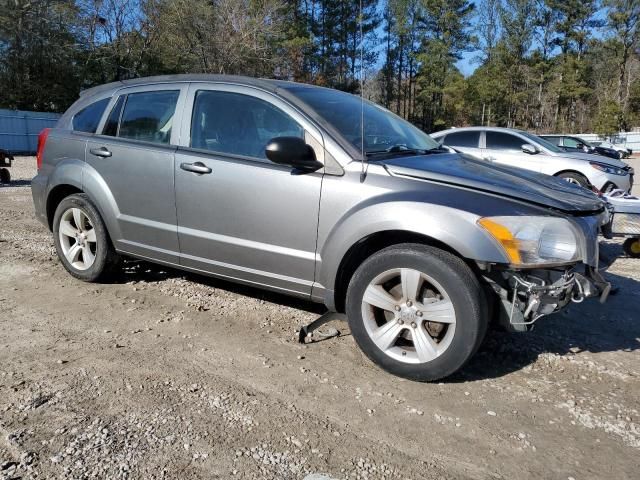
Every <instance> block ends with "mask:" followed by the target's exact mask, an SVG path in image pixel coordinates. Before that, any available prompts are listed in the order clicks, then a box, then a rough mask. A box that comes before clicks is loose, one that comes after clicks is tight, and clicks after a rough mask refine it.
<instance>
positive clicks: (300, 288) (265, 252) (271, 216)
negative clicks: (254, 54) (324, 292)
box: [175, 82, 324, 298]
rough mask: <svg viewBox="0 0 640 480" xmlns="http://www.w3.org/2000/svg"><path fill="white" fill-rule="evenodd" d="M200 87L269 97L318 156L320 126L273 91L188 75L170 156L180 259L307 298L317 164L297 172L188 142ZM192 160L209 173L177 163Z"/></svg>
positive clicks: (314, 231)
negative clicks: (214, 82) (173, 151)
mask: <svg viewBox="0 0 640 480" xmlns="http://www.w3.org/2000/svg"><path fill="white" fill-rule="evenodd" d="M200 90H210V91H216V92H226V93H233V94H240V95H245V96H247V97H251V98H257V99H260V100H263V101H265V102H267V103H269V104H271V105H272V106H274V107H275V108H278V109H279V110H280V111H282V112H284V113H285V114H287V115H288V116H289V117H290V118H291V119H292V120H294V121H295V122H296V123H297V124H298V125H300V126H301V127H302V128H303V129H304V131H305V133H306V139H307V143H309V144H311V145H312V146H313V147H314V151H315V152H316V158H317V159H318V160H319V161H321V162H322V161H323V160H324V148H323V138H322V135H321V133H320V131H319V130H317V129H316V128H315V127H314V126H313V125H312V124H311V123H309V122H308V121H307V120H306V119H305V118H304V117H303V116H301V115H300V113H299V112H297V111H296V110H294V109H292V108H291V107H290V106H288V105H287V104H286V103H284V102H282V100H279V99H278V98H277V97H275V96H274V95H272V94H269V93H266V92H262V91H260V90H257V89H255V88H246V87H238V86H224V85H215V86H212V85H207V84H202V83H198V82H194V83H193V84H192V85H191V86H190V88H189V96H188V101H187V105H186V110H185V113H184V118H186V119H187V120H186V121H185V122H184V123H183V125H182V128H181V140H180V143H181V147H180V148H179V149H178V151H177V152H176V163H175V190H176V209H177V220H178V235H179V241H180V250H181V255H180V263H181V265H184V266H186V267H189V268H192V269H197V270H199V271H202V272H207V273H211V274H214V275H217V276H222V277H226V278H232V279H234V280H239V281H243V282H246V283H250V284H257V285H261V286H266V287H269V288H273V289H277V290H281V291H286V292H289V293H293V294H296V295H305V296H307V298H308V296H309V295H310V294H311V289H312V284H313V281H314V274H315V267H316V240H317V227H318V209H319V205H320V191H321V184H322V178H323V169H320V170H318V171H315V172H311V173H302V172H298V171H295V170H294V169H292V168H291V167H288V166H285V165H277V164H275V163H272V162H270V161H269V160H266V159H262V158H251V157H242V156H239V155H230V154H224V153H217V152H213V151H206V150H201V149H193V148H191V147H190V140H189V139H190V137H191V132H190V127H191V122H190V121H189V120H188V119H191V116H192V113H191V112H192V105H193V101H194V98H195V95H196V93H197V92H198V91H200ZM195 162H200V163H202V164H204V165H205V166H207V167H209V168H210V169H211V172H210V173H208V174H204V175H202V174H197V173H193V172H189V171H185V170H183V169H182V168H181V165H182V163H195Z"/></svg>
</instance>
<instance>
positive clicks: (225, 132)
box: [191, 90, 304, 159]
mask: <svg viewBox="0 0 640 480" xmlns="http://www.w3.org/2000/svg"><path fill="white" fill-rule="evenodd" d="M275 137H300V138H304V130H303V129H302V127H301V126H300V125H298V124H297V123H296V122H295V120H293V119H292V118H291V117H290V116H289V115H287V114H286V113H284V112H283V111H282V110H280V109H279V108H277V107H275V106H274V105H272V104H270V103H269V102H266V101H264V100H261V99H259V98H255V97H251V96H248V95H243V94H239V93H231V92H217V91H212V90H200V91H198V92H197V93H196V98H195V103H194V105H193V116H192V119H191V147H193V148H199V149H202V150H211V151H214V152H220V153H230V154H233V155H242V156H248V157H255V158H265V159H266V158H267V157H266V155H265V147H266V146H267V143H269V141H270V140H271V139H272V138H275Z"/></svg>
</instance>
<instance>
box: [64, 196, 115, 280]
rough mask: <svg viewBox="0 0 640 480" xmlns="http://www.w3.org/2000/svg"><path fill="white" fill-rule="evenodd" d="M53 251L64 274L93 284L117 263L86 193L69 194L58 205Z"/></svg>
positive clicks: (104, 229)
mask: <svg viewBox="0 0 640 480" xmlns="http://www.w3.org/2000/svg"><path fill="white" fill-rule="evenodd" d="M53 234H54V240H55V245H56V251H57V253H58V257H59V258H60V261H61V262H62V264H63V265H64V267H65V268H66V269H67V271H68V272H69V273H70V274H71V275H73V276H74V277H76V278H79V279H80V280H84V281H85V282H94V281H96V280H98V279H99V278H100V277H101V276H102V275H104V274H105V273H107V272H108V271H110V270H111V269H112V267H113V266H115V265H116V264H117V259H118V256H117V254H116V253H115V250H114V249H113V246H112V245H111V241H110V239H109V236H108V234H107V229H106V227H105V225H104V222H103V221H102V218H101V217H100V214H99V213H98V210H97V209H96V207H95V206H94V205H93V204H92V203H91V201H90V200H89V198H88V197H87V196H86V195H85V194H74V195H71V196H69V197H67V198H65V199H64V200H62V202H60V204H59V205H58V208H57V209H56V213H55V215H54V219H53Z"/></svg>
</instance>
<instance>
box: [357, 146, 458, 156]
mask: <svg viewBox="0 0 640 480" xmlns="http://www.w3.org/2000/svg"><path fill="white" fill-rule="evenodd" d="M443 152H447V150H445V149H443V148H441V147H434V148H409V147H407V146H405V145H394V146H392V147H389V148H386V149H384V150H370V151H368V152H365V153H366V155H367V157H378V156H396V155H429V154H432V153H443Z"/></svg>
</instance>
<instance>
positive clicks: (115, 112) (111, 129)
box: [102, 95, 126, 137]
mask: <svg viewBox="0 0 640 480" xmlns="http://www.w3.org/2000/svg"><path fill="white" fill-rule="evenodd" d="M125 97H126V95H121V96H120V98H118V101H117V102H116V104H115V105H114V106H113V108H112V109H111V113H110V114H109V117H108V118H107V122H106V123H105V124H104V128H103V129H102V134H103V135H110V136H112V137H115V136H116V135H118V123H119V122H120V113H122V105H124V99H125Z"/></svg>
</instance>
